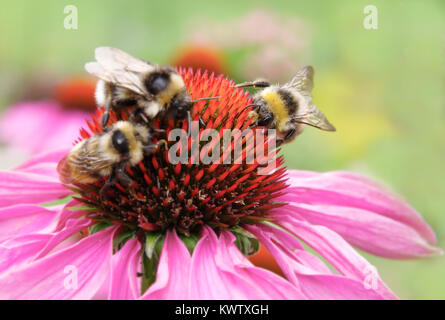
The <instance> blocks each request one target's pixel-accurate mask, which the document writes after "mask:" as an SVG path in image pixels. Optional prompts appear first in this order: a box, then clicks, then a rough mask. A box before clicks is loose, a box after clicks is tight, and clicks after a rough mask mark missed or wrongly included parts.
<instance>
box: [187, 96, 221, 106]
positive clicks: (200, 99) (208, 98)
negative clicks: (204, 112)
mask: <svg viewBox="0 0 445 320" xmlns="http://www.w3.org/2000/svg"><path fill="white" fill-rule="evenodd" d="M219 98H221V97H220V96H217V97H206V98H199V99H195V100H192V103H193V104H195V103H196V102H198V101H203V100H214V99H219Z"/></svg>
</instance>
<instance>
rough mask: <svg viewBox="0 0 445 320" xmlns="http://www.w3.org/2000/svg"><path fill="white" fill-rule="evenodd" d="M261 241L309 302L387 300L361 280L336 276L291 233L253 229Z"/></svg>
mask: <svg viewBox="0 0 445 320" xmlns="http://www.w3.org/2000/svg"><path fill="white" fill-rule="evenodd" d="M248 230H249V231H250V232H252V233H253V234H254V235H255V236H256V237H257V239H258V240H259V241H260V242H261V243H262V244H263V245H264V246H265V247H266V248H267V250H268V251H269V252H270V253H271V254H272V255H273V256H274V258H275V259H276V261H277V263H278V265H279V266H280V267H281V269H282V270H283V272H284V274H285V275H286V277H287V278H288V279H289V280H290V281H291V282H292V283H294V284H295V285H296V286H297V287H298V288H299V289H300V290H301V291H302V292H303V293H304V294H305V295H306V296H307V297H308V298H309V299H317V300H321V299H323V300H325V299H340V300H344V299H348V300H349V299H353V300H357V299H367V300H369V299H383V297H382V296H381V295H380V294H378V293H377V292H376V291H374V290H373V289H372V287H369V288H367V287H365V286H364V284H363V283H362V282H361V281H358V280H355V279H350V278H347V277H345V276H341V275H335V274H333V273H332V272H331V270H330V269H329V268H328V267H327V266H326V265H324V263H323V262H322V261H321V260H320V259H318V258H317V257H316V256H314V255H312V254H311V253H309V252H306V251H304V249H301V245H300V244H299V243H298V241H297V240H296V239H295V238H294V237H293V236H292V235H290V234H288V233H287V232H285V231H283V230H280V229H278V228H272V227H268V226H264V225H259V226H249V227H248Z"/></svg>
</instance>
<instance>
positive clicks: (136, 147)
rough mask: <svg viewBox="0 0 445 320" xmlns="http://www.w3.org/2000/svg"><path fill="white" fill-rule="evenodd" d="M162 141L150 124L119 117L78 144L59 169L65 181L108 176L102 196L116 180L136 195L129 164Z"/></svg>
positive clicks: (136, 160)
mask: <svg viewBox="0 0 445 320" xmlns="http://www.w3.org/2000/svg"><path fill="white" fill-rule="evenodd" d="M160 143H165V144H166V142H165V141H164V140H161V141H160V142H158V143H157V144H152V135H151V133H150V132H149V129H148V128H147V127H146V126H143V125H140V124H134V123H132V122H130V121H118V122H116V123H114V124H113V125H111V126H110V127H108V128H106V129H105V130H104V132H102V133H98V134H95V135H94V136H92V137H90V138H88V139H85V140H82V141H81V142H79V143H78V144H76V145H75V146H74V147H73V149H72V150H71V151H70V153H68V154H67V155H66V156H65V157H64V158H63V159H62V160H61V161H60V162H59V164H58V166H57V171H58V173H59V176H60V180H61V181H62V183H64V184H90V183H95V182H97V181H99V180H100V179H102V178H103V177H108V179H107V181H106V182H105V184H104V186H103V187H102V189H101V191H100V193H101V194H100V196H101V197H102V198H103V197H104V196H105V194H106V191H107V190H108V188H109V187H110V186H111V185H113V184H114V183H116V182H119V183H120V184H121V185H122V186H123V187H126V188H128V190H130V193H132V194H133V195H134V194H135V193H134V192H133V185H132V179H131V178H130V177H129V176H128V175H127V174H126V173H125V168H126V167H127V166H128V167H131V166H135V165H136V164H138V163H139V162H140V161H141V160H142V159H143V157H144V155H150V154H152V153H154V152H155V151H156V150H157V148H158V145H159V144H160Z"/></svg>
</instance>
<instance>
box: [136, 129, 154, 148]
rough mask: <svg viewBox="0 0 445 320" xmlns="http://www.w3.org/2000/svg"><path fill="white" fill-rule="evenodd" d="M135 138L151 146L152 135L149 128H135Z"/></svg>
mask: <svg viewBox="0 0 445 320" xmlns="http://www.w3.org/2000/svg"><path fill="white" fill-rule="evenodd" d="M134 137H135V138H136V140H137V141H140V142H142V144H143V145H146V144H150V143H151V140H152V135H151V133H150V132H149V130H148V128H147V127H146V126H141V125H135V126H134Z"/></svg>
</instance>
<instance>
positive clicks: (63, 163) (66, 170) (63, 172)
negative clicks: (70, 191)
mask: <svg viewBox="0 0 445 320" xmlns="http://www.w3.org/2000/svg"><path fill="white" fill-rule="evenodd" d="M67 159H68V154H67V155H65V156H64V157H63V158H62V159H61V160H60V161H59V163H58V164H57V173H58V174H59V178H60V181H61V182H62V183H63V184H70V183H71V182H72V177H71V170H70V167H69V165H68V161H67Z"/></svg>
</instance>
